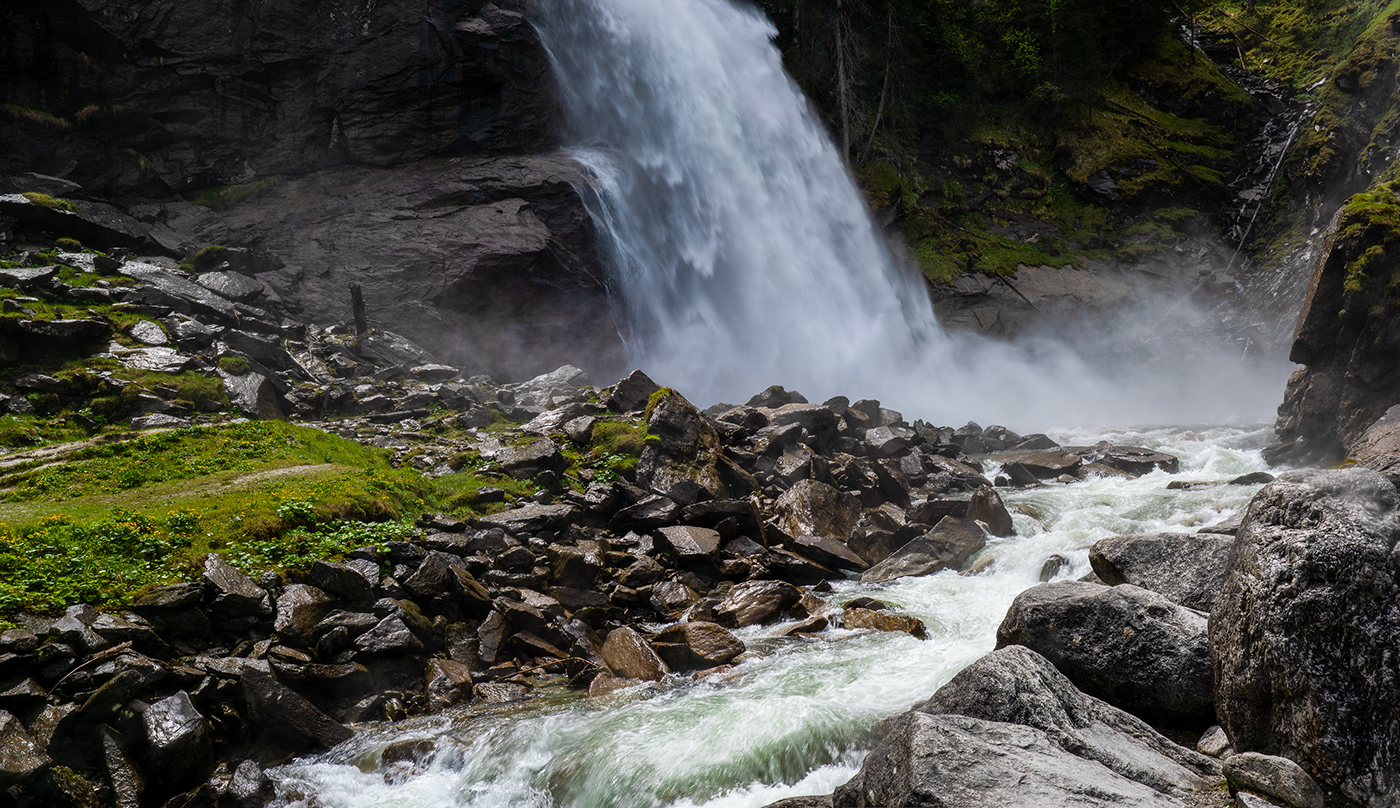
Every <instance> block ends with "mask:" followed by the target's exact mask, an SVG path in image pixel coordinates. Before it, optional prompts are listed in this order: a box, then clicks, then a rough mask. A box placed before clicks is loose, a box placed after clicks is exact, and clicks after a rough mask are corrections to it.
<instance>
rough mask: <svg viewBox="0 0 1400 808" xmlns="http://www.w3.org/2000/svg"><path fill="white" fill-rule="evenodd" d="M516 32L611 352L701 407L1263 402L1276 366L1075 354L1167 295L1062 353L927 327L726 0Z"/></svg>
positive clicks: (911, 286) (749, 13) (769, 62)
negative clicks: (774, 400) (571, 162)
mask: <svg viewBox="0 0 1400 808" xmlns="http://www.w3.org/2000/svg"><path fill="white" fill-rule="evenodd" d="M533 21H534V22H535V24H536V27H537V28H538V29H539V31H540V34H541V38H542V40H543V42H544V44H545V46H546V47H547V48H548V50H549V53H550V55H551V58H552V59H553V63H554V72H555V76H556V78H557V80H558V82H559V86H560V90H561V97H562V99H563V102H564V110H565V113H566V117H567V120H568V122H569V126H570V128H571V132H572V138H573V141H574V142H575V143H577V144H580V145H579V146H578V147H577V148H576V149H575V155H576V157H577V159H578V161H579V162H580V163H582V164H583V165H584V166H585V167H586V168H587V170H588V171H589V173H590V174H591V175H592V177H593V183H592V187H591V188H586V189H582V190H583V191H584V193H585V197H587V201H588V203H589V208H590V212H591V214H592V216H593V218H594V220H595V222H596V223H597V225H598V231H599V232H600V234H601V236H602V242H603V248H604V252H605V256H606V260H607V263H608V264H609V269H610V273H611V277H610V290H609V292H610V299H611V300H612V301H613V304H614V306H615V307H616V308H617V309H618V312H617V314H618V316H617V317H616V319H617V320H618V322H620V323H623V324H624V334H623V336H624V340H625V341H626V343H627V347H628V351H629V355H630V358H631V359H632V360H633V361H634V362H635V363H636V364H637V365H639V366H640V367H642V368H643V369H644V370H646V371H647V372H648V373H649V374H651V375H652V376H653V377H654V378H656V379H658V380H662V381H663V382H666V383H672V384H679V385H682V386H683V387H684V389H685V390H686V392H687V394H688V395H690V396H691V397H692V398H693V399H694V400H695V401H696V402H697V403H701V404H702V406H703V405H707V404H712V403H715V402H717V401H733V402H742V401H744V400H746V398H747V396H748V395H749V394H751V393H752V392H753V391H756V390H761V389H763V388H765V387H767V386H768V385H770V384H782V385H785V386H787V387H789V388H793V389H797V390H800V391H802V392H803V393H804V394H805V395H807V396H808V397H809V398H811V399H812V400H814V401H820V400H822V399H825V398H827V397H829V396H833V395H837V394H847V395H851V396H853V397H855V398H878V399H880V400H882V401H884V402H885V403H886V404H887V405H892V406H895V407H897V408H899V409H901V410H903V411H905V412H907V413H911V414H912V415H914V416H917V417H922V418H925V419H927V420H930V421H934V422H940V423H951V422H961V421H964V420H967V419H971V418H975V419H979V420H982V419H991V420H993V421H999V422H1002V423H1004V424H1007V425H1009V426H1012V427H1013V428H1017V426H1018V425H1020V427H1021V428H1025V429H1044V428H1045V427H1046V425H1047V424H1083V423H1100V424H1102V423H1181V422H1183V421H1186V420H1208V421H1211V422H1216V423H1221V422H1227V421H1230V420H1232V419H1243V420H1244V421H1245V422H1251V423H1252V422H1254V421H1258V420H1262V419H1264V418H1266V417H1268V415H1269V413H1270V410H1271V408H1272V407H1273V406H1274V405H1275V404H1276V403H1277V401H1278V400H1279V399H1280V397H1281V395H1282V391H1283V386H1284V381H1285V379H1286V378H1287V373H1288V370H1287V367H1286V365H1285V364H1284V363H1281V362H1280V363H1276V364H1274V365H1271V366H1269V367H1266V368H1262V369H1261V368H1256V367H1253V366H1251V365H1249V364H1247V363H1245V362H1243V361H1242V360H1241V358H1240V357H1239V356H1237V355H1234V354H1227V353H1225V352H1220V353H1219V354H1218V355H1217V354H1206V353H1203V352H1200V351H1192V352H1191V356H1190V358H1189V359H1188V358H1186V352H1183V351H1179V350H1175V349H1171V348H1167V349H1165V350H1163V349H1161V348H1160V346H1158V347H1156V348H1155V349H1154V350H1156V352H1157V355H1156V357H1155V360H1154V362H1153V363H1152V366H1151V367H1145V366H1143V364H1142V363H1141V362H1138V361H1128V362H1119V363H1118V364H1117V365H1116V366H1115V367H1114V368H1113V369H1111V370H1110V369H1108V368H1106V367H1105V366H1104V364H1103V361H1102V357H1088V356H1087V355H1086V354H1085V353H1084V351H1083V350H1082V346H1083V345H1085V344H1086V343H1089V342H1092V340H1086V339H1084V338H1083V336H1084V334H1086V333H1088V334H1094V335H1096V336H1097V337H1098V341H1099V342H1100V343H1126V342H1129V341H1130V340H1139V339H1141V338H1142V334H1140V333H1131V334H1130V333H1129V332H1130V331H1142V329H1143V327H1144V325H1145V324H1150V323H1158V324H1159V325H1160V320H1161V319H1163V318H1164V312H1166V313H1168V314H1172V315H1173V316H1174V317H1175V316H1177V315H1180V314H1182V313H1184V312H1186V311H1187V310H1188V309H1189V308H1190V307H1189V306H1182V304H1181V303H1180V302H1179V301H1174V300H1167V301H1163V302H1162V303H1161V305H1160V307H1159V310H1155V311H1145V312H1144V314H1143V315H1142V316H1140V317H1132V318H1128V319H1129V321H1130V322H1129V324H1128V325H1127V326H1126V327H1122V328H1118V329H1115V330H1114V331H1113V332H1112V333H1106V332H1105V333H1101V332H1103V326H1102V325H1099V326H1089V325H1086V326H1084V327H1082V328H1079V329H1077V332H1078V333H1077V334H1076V339H1075V340H1074V342H1075V343H1076V344H1077V345H1078V346H1080V347H1078V348H1072V347H1070V346H1069V344H1068V342H1065V341H1061V340H1058V339H1055V338H1046V337H1044V336H1042V337H1040V338H1037V339H1033V340H1032V339H1028V340H1026V341H1023V342H1019V343H1016V344H1008V343H994V342H991V341H988V340H979V339H970V338H965V337H953V336H950V335H948V334H945V333H944V332H943V330H942V329H941V328H940V326H939V324H938V322H937V319H936V318H935V316H934V313H933V309H932V306H931V304H930V302H929V299H928V295H927V291H926V288H925V286H924V281H923V279H922V277H920V276H919V275H918V273H917V272H916V271H915V270H913V269H911V268H908V267H905V266H903V265H902V264H901V262H900V261H898V260H896V257H895V256H894V255H893V254H892V253H891V250H890V248H889V247H888V245H887V244H886V243H885V241H884V240H883V237H882V235H881V234H880V233H879V232H878V231H877V229H876V227H875V225H874V224H873V223H872V221H871V218H870V215H869V212H868V210H867V208H866V205H865V202H864V201H863V199H862V197H861V195H860V193H859V191H858V190H857V189H856V187H855V185H854V183H853V182H852V180H851V177H850V176H849V174H848V173H847V171H846V167H845V164H844V162H843V161H842V158H841V156H840V154H839V153H838V150H837V149H836V147H835V146H834V145H833V143H832V142H831V139H830V137H829V136H828V134H827V132H826V131H825V129H824V128H823V126H822V124H821V122H820V121H819V120H818V119H817V117H816V116H815V115H814V114H813V113H812V111H811V109H810V107H809V105H808V103H807V101H806V99H805V98H804V97H803V96H802V93H801V91H800V90H799V89H798V87H797V86H796V85H795V84H794V83H793V82H792V80H791V79H790V78H789V77H788V76H787V74H786V73H784V71H783V66H782V59H781V56H780V54H779V53H778V51H777V49H776V48H774V47H773V45H772V43H771V41H770V40H771V38H772V37H773V36H775V35H776V31H775V29H774V27H773V26H772V24H771V23H770V22H769V21H768V20H767V19H766V18H765V17H764V16H763V15H762V14H761V13H759V12H758V11H757V9H755V8H753V7H752V6H750V5H748V4H747V3H745V2H734V0H667V1H666V2H657V0H550V2H547V3H539V4H536V10H535V12H534V19H533ZM1147 330H1148V331H1151V330H1153V329H1150V328H1149V329H1147ZM1149 336H1151V335H1149ZM1199 336H1200V334H1199V332H1194V333H1192V334H1191V335H1190V336H1189V337H1188V339H1191V340H1192V341H1193V342H1200V341H1201V340H1200V338H1199ZM984 422H985V420H984Z"/></svg>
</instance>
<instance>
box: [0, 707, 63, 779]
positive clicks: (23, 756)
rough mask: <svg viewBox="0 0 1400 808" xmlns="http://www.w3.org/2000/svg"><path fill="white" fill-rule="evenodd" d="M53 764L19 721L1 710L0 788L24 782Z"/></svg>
mask: <svg viewBox="0 0 1400 808" xmlns="http://www.w3.org/2000/svg"><path fill="white" fill-rule="evenodd" d="M51 762H52V761H51V760H49V756H48V755H47V754H45V753H44V750H43V749H42V748H40V747H39V745H38V744H37V743H35V742H34V739H33V738H31V737H30V736H29V733H28V732H26V731H25V729H24V725H22V724H21V723H20V722H19V719H18V718H15V717H14V716H13V715H10V714H9V713H7V712H5V711H4V710H0V786H9V785H11V784H13V783H20V782H23V781H25V780H27V779H29V778H30V777H32V776H34V775H35V774H37V773H38V772H39V771H40V770H42V769H43V768H44V767H45V766H48V765H49V764H50V763H51Z"/></svg>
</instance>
